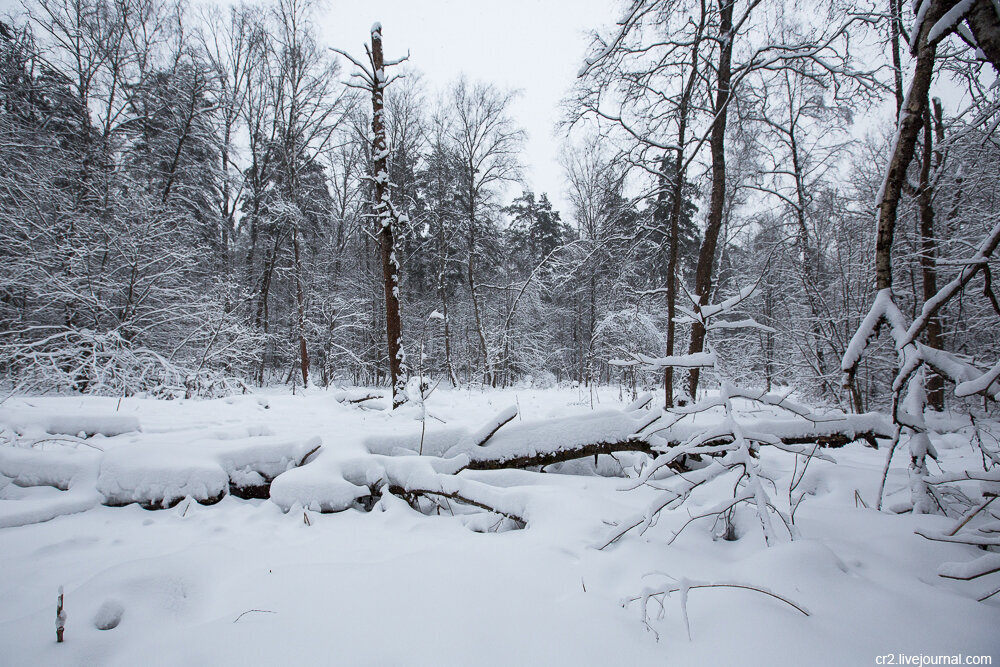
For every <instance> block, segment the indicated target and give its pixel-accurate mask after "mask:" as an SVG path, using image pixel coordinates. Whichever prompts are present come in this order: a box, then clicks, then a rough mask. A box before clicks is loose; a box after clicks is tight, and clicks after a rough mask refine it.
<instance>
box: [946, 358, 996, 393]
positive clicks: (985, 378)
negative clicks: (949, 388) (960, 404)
mask: <svg viewBox="0 0 1000 667" xmlns="http://www.w3.org/2000/svg"><path fill="white" fill-rule="evenodd" d="M998 379H1000V361H998V362H997V364H996V365H995V366H994V367H993V368H991V369H990V370H988V371H986V372H985V373H983V374H982V375H980V376H979V377H978V378H976V379H974V380H966V381H965V382H962V383H961V384H959V385H958V386H957V387H955V395H956V396H958V397H965V396H972V395H973V394H984V393H986V392H987V390H988V389H989V388H990V385H991V384H993V383H995V382H997V380H998Z"/></svg>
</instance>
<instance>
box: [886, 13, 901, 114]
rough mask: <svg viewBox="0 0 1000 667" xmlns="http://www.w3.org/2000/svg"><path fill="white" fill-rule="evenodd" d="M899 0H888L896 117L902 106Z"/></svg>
mask: <svg viewBox="0 0 1000 667" xmlns="http://www.w3.org/2000/svg"><path fill="white" fill-rule="evenodd" d="M899 3H900V0H889V33H890V35H891V41H892V69H893V82H894V83H895V88H894V92H895V93H896V119H897V120H899V113H900V111H901V110H902V108H903V65H902V63H901V61H900V58H899V34H900V32H901V29H902V25H903V22H902V16H901V13H900V7H899Z"/></svg>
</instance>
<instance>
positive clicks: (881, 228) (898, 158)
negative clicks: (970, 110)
mask: <svg viewBox="0 0 1000 667" xmlns="http://www.w3.org/2000/svg"><path fill="white" fill-rule="evenodd" d="M952 4H954V3H953V2H949V1H947V0H933V1H932V4H931V6H930V8H929V9H928V11H927V15H926V17H925V18H924V21H923V23H921V29H920V34H919V35H914V36H913V37H912V39H914V40H915V42H916V49H915V50H916V55H917V64H916V67H915V68H914V71H913V80H912V81H911V82H910V88H909V91H908V92H907V95H906V100H905V102H904V104H903V109H902V112H901V114H900V119H899V130H898V132H897V136H896V145H895V147H894V148H893V151H892V154H891V156H890V159H889V168H888V170H887V173H886V178H885V183H884V184H883V186H882V197H881V201H880V202H879V206H878V233H877V236H876V238H875V288H876V289H878V290H883V289H889V288H891V287H892V241H893V236H894V234H895V230H896V218H897V213H898V210H899V200H900V197H901V195H902V192H903V186H904V184H905V183H906V170H907V167H909V166H910V162H911V161H912V160H913V153H914V147H915V145H916V141H917V136H918V135H919V134H920V130H921V128H922V127H923V124H924V112H925V111H926V108H927V93H928V91H929V90H930V86H931V78H932V76H933V74H934V59H935V57H936V55H937V41H935V42H929V41H928V40H927V33H928V32H930V29H931V27H932V26H933V25H934V24H935V23H937V21H938V19H940V18H941V17H942V16H943V15H944V13H945V12H946V11H947V10H948V9H949V8H950V6H951V5H952Z"/></svg>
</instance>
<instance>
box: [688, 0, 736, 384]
mask: <svg viewBox="0 0 1000 667" xmlns="http://www.w3.org/2000/svg"><path fill="white" fill-rule="evenodd" d="M734 4H735V0H719V37H720V39H721V41H722V47H721V49H720V51H719V67H718V73H717V82H716V96H715V108H714V111H715V122H714V124H713V125H712V135H711V138H710V140H709V148H710V149H711V153H712V196H711V200H710V202H709V206H708V221H707V222H706V225H705V238H704V240H703V241H702V244H701V251H700V252H699V253H698V268H697V269H696V271H695V284H694V292H695V294H697V295H698V299H699V302H700V304H701V305H703V306H704V305H707V304H708V300H709V298H710V296H711V293H712V275H713V273H714V272H715V251H716V248H717V247H718V244H719V232H720V231H721V230H722V222H723V217H724V215H725V207H726V117H727V115H728V112H729V98H730V96H731V95H732V89H731V83H732V60H733V39H734V38H735V35H734V34H733V5H734ZM704 347H705V327H703V326H702V325H701V324H699V323H698V322H695V323H694V324H693V325H692V327H691V345H690V347H689V352H690V353H692V354H693V353H696V352H701V351H703V350H704ZM700 371H701V369H700V368H692V369H691V371H690V374H689V375H688V392H689V393H690V394H691V398H692V399H694V398H695V397H696V396H697V394H698V380H699V377H700Z"/></svg>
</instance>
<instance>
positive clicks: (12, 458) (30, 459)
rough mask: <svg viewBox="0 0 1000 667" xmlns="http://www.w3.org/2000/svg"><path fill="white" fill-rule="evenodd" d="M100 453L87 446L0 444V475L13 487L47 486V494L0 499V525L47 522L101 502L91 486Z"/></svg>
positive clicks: (3, 526)
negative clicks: (41, 447)
mask: <svg viewBox="0 0 1000 667" xmlns="http://www.w3.org/2000/svg"><path fill="white" fill-rule="evenodd" d="M100 459H101V454H100V452H98V451H96V450H90V449H71V448H60V449H58V450H42V449H35V448H22V447H0V475H3V477H4V478H7V479H9V480H10V482H11V483H13V484H15V485H17V486H24V487H29V486H50V487H53V488H52V489H49V491H50V492H51V493H48V494H43V495H41V496H36V495H34V494H32V496H29V497H28V498H21V499H3V500H0V528H10V527H13V526H24V525H28V524H32V523H41V522H43V521H49V520H51V519H54V518H56V517H58V516H62V515H63V514H74V513H76V512H83V511H86V510H88V509H90V508H91V507H94V506H96V505H97V504H99V503H100V502H101V496H100V494H98V493H97V491H96V489H95V488H94V485H95V480H96V479H97V469H98V466H99V464H100Z"/></svg>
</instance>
